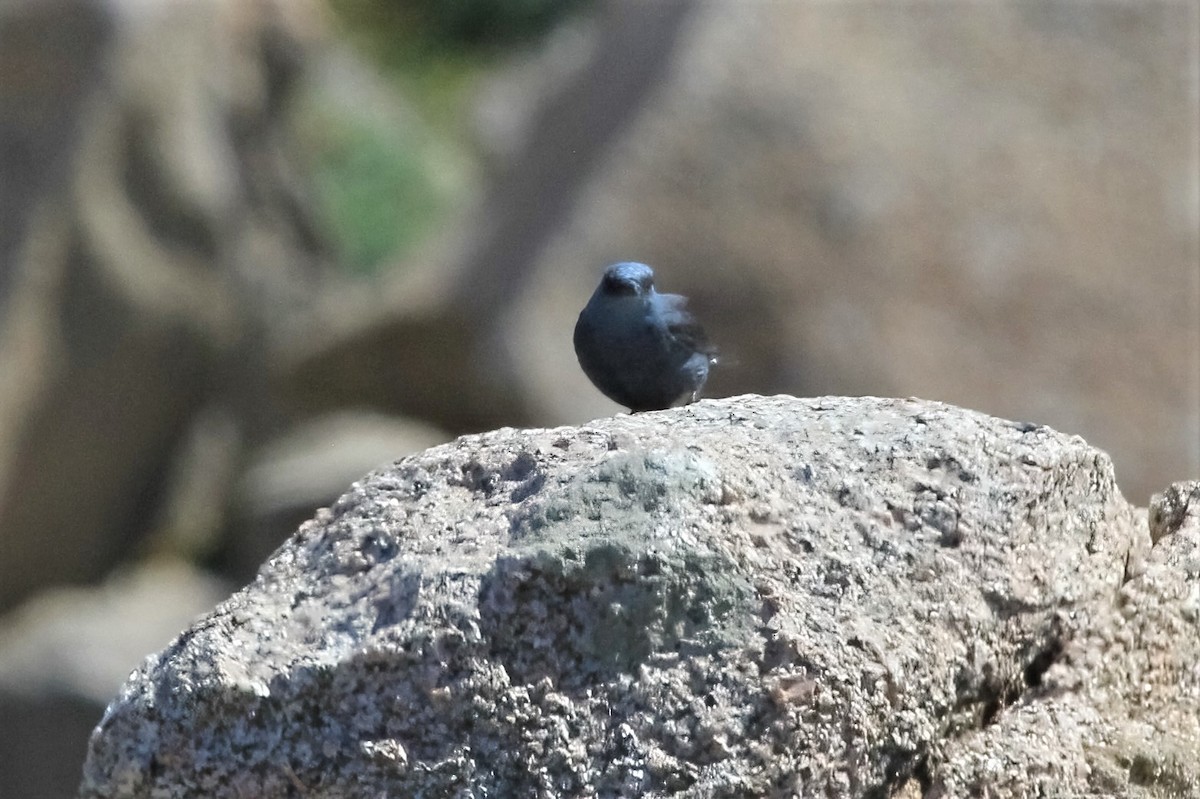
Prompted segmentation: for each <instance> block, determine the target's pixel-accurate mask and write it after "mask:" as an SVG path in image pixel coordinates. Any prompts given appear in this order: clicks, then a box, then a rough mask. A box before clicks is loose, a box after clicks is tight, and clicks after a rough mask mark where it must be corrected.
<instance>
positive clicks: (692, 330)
mask: <svg viewBox="0 0 1200 799" xmlns="http://www.w3.org/2000/svg"><path fill="white" fill-rule="evenodd" d="M575 355H576V357H578V358H579V365H580V366H581V367H582V368H583V372H584V374H586V375H587V376H588V379H590V380H591V381H592V383H593V384H594V385H595V386H596V388H598V389H600V391H601V393H603V394H604V396H606V397H608V398H609V399H611V400H612V401H614V402H617V403H620V404H621V405H624V406H625V407H627V408H629V410H631V411H633V412H634V413H637V412H638V411H656V410H661V409H663V408H669V407H671V406H672V405H674V404H675V403H676V402H678V401H679V400H681V399H684V398H686V401H687V402H695V401H696V396H697V395H698V394H699V393H700V389H702V388H704V381H706V380H707V379H708V369H709V366H711V365H712V364H714V363H716V362H717V358H716V349H715V348H714V347H713V346H712V345H711V344H710V343H709V342H708V337H707V336H705V334H704V329H703V328H702V327H701V326H700V323H699V322H697V321H696V319H695V317H694V316H692V315H691V313H689V312H688V310H687V298H686V297H682V296H680V295H678V294H659V293H658V292H657V291H655V290H654V270H652V269H651V268H650V267H648V266H646V265H645V264H639V263H633V262H625V263H619V264H613V265H612V266H610V267H608V268H607V269H605V270H604V277H603V278H601V280H600V285H599V286H597V287H596V291H595V292H594V293H593V294H592V298H591V299H590V300H588V304H587V305H586V306H584V309H583V311H582V312H581V313H580V314H579V321H578V322H576V323H575Z"/></svg>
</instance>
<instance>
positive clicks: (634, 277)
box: [600, 261, 654, 297]
mask: <svg viewBox="0 0 1200 799" xmlns="http://www.w3.org/2000/svg"><path fill="white" fill-rule="evenodd" d="M600 288H601V289H602V290H603V291H604V293H605V294H607V295H608V296H610V297H640V296H644V295H646V294H650V293H651V292H652V291H654V270H653V269H651V268H650V267H648V266H646V265H645V264H639V263H635V262H633V261H626V262H624V263H619V264H613V265H612V266H610V267H608V268H607V269H605V270H604V278H603V280H601V281H600Z"/></svg>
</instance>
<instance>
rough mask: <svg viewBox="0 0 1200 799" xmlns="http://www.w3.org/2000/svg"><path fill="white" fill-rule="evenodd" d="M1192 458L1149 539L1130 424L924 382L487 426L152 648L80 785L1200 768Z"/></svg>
mask: <svg viewBox="0 0 1200 799" xmlns="http://www.w3.org/2000/svg"><path fill="white" fill-rule="evenodd" d="M1173 491H1174V492H1175V493H1174V494H1172V495H1171V496H1173V497H1174V500H1170V501H1168V500H1161V501H1160V503H1159V505H1157V506H1156V507H1158V508H1159V509H1160V512H1158V514H1157V516H1156V518H1159V523H1158V527H1156V528H1155V529H1157V530H1159V531H1160V535H1159V537H1158V539H1157V541H1156V543H1155V546H1154V547H1153V549H1151V539H1150V534H1149V528H1148V525H1147V523H1146V520H1145V517H1144V514H1143V513H1140V512H1139V511H1137V510H1136V509H1134V508H1132V507H1131V506H1129V505H1128V504H1127V503H1126V502H1125V500H1124V499H1122V497H1121V495H1120V492H1119V491H1118V490H1117V488H1116V486H1115V484H1114V481H1113V474H1112V466H1111V464H1110V462H1109V459H1108V457H1107V456H1106V455H1105V454H1104V453H1102V452H1100V451H1099V450H1096V449H1094V448H1092V447H1090V446H1088V445H1087V443H1086V442H1084V441H1083V440H1081V439H1079V438H1077V437H1071V436H1066V435H1063V434H1060V433H1057V432H1055V431H1053V430H1050V429H1048V428H1046V427H1040V426H1037V425H1032V424H1024V423H1015V422H1009V421H1004V420H1000V419H995V418H992V417H988V416H984V415H981V414H978V413H974V412H971V411H966V410H962V409H959V408H955V407H952V406H947V405H941V404H937V403H931V402H924V401H920V400H896V399H875V398H824V399H810V400H802V399H795V398H791V397H769V398H766V397H756V396H746V397H736V398H732V399H726V400H710V401H704V402H701V403H698V404H696V405H692V406H688V407H686V408H682V409H675V410H669V411H662V412H655V413H646V414H638V415H634V416H617V417H613V418H607V419H600V420H597V421H595V422H593V423H591V424H590V425H586V426H583V427H570V428H567V427H564V428H558V429H554V430H511V429H503V430H498V431H495V432H492V433H487V434H484V435H478V436H469V437H465V438H462V439H459V440H458V441H455V442H453V443H451V444H447V445H444V446H440V447H436V448H434V449H430V450H428V451H426V452H425V453H423V454H421V455H418V456H415V457H411V458H407V459H405V460H402V461H400V462H398V463H396V464H395V465H393V466H392V467H390V468H388V469H385V470H382V471H379V472H376V473H374V474H372V475H370V476H369V477H367V478H365V479H364V480H362V481H361V482H359V483H356V484H355V485H354V486H353V487H352V488H351V490H350V491H349V493H347V494H346V495H345V496H344V497H342V498H341V499H340V500H339V501H338V502H337V503H336V504H335V505H334V506H333V507H332V508H330V509H329V510H327V511H322V512H320V513H319V514H318V515H317V517H316V518H315V519H313V520H312V521H310V522H308V523H306V524H305V525H304V526H303V527H301V529H300V530H299V531H298V532H297V534H296V535H295V536H294V537H293V538H292V539H291V540H290V541H289V542H288V543H286V544H285V545H284V546H283V547H281V548H280V549H279V550H278V552H276V553H275V555H274V556H273V557H272V558H271V559H270V560H269V561H268V562H267V563H266V564H265V565H264V566H263V568H262V569H261V571H260V573H259V575H258V578H257V579H256V580H255V582H254V583H253V584H252V585H250V586H249V587H248V588H246V589H245V590H244V591H242V592H240V593H239V594H237V595H235V596H234V597H232V598H231V599H229V600H228V601H227V602H225V603H224V604H222V605H221V606H219V607H218V608H217V609H216V610H215V611H214V612H213V613H212V614H211V615H210V616H208V617H207V618H206V619H204V620H202V621H201V622H199V623H197V624H196V625H195V626H193V627H192V628H191V629H189V630H188V631H186V632H185V633H183V635H181V636H180V637H179V638H178V639H177V640H176V641H175V642H174V643H173V644H172V645H171V646H170V647H168V648H167V649H166V650H165V651H164V652H162V653H161V654H159V655H156V656H153V657H150V658H148V659H147V660H146V661H145V663H144V664H143V666H142V668H141V669H140V670H139V671H138V672H136V673H135V674H134V675H133V676H132V677H131V678H130V680H129V682H128V683H127V685H126V686H125V688H124V690H123V691H122V693H121V695H120V696H119V697H118V698H117V699H116V700H115V701H114V702H113V704H112V705H111V706H110V708H109V710H108V712H107V714H106V716H105V718H104V719H103V721H102V722H101V724H100V725H99V726H98V728H97V730H96V732H95V734H94V735H93V738H92V741H91V747H90V752H89V757H88V763H87V766H86V768H85V774H84V780H83V785H82V788H81V791H80V796H82V797H90V798H97V799H98V798H99V797H155V798H156V799H159V798H165V797H200V796H204V797H247V796H254V797H287V796H303V797H309V798H310V799H311V798H313V797H376V796H384V795H386V796H397V797H399V796H430V797H433V796H478V797H483V796H491V797H509V796H522V797H524V796H538V797H551V796H605V797H609V796H694V797H711V796H730V797H733V796H739V797H741V796H792V795H803V796H808V795H812V796H847V797H849V796H877V797H883V796H889V795H899V796H921V795H925V796H931V797H932V796H951V795H961V794H962V793H969V792H971V791H990V792H989V793H988V794H987V795H989V796H997V797H1002V796H1024V795H1028V793H1027V791H1029V790H1034V791H1035V792H1036V789H1037V788H1038V787H1039V786H1040V787H1041V788H1043V789H1045V788H1047V787H1048V786H1052V787H1053V789H1054V790H1053V791H1051V793H1053V792H1054V791H1060V792H1065V793H1071V792H1073V791H1074V792H1089V791H1090V792H1092V793H1095V794H1100V795H1106V794H1110V795H1130V794H1133V795H1146V796H1160V795H1161V796H1165V795H1172V796H1175V795H1188V796H1191V795H1195V791H1196V789H1195V788H1194V787H1191V786H1194V785H1195V784H1196V779H1195V778H1196V777H1197V773H1196V768H1197V767H1196V764H1195V763H1194V762H1192V761H1194V760H1195V758H1191V759H1189V758H1188V757H1187V756H1186V754H1185V753H1186V751H1187V750H1186V749H1185V747H1186V746H1191V747H1192V748H1191V751H1192V752H1193V753H1194V752H1195V751H1196V749H1195V738H1194V731H1195V728H1196V718H1197V712H1198V700H1197V691H1196V686H1197V679H1196V675H1195V670H1194V666H1192V665H1190V664H1194V663H1195V662H1196V658H1195V657H1194V656H1195V653H1196V652H1197V650H1198V647H1197V638H1198V633H1197V625H1196V623H1195V611H1196V606H1195V598H1196V570H1197V569H1196V566H1195V563H1196V560H1195V552H1196V543H1195V542H1196V539H1197V537H1198V536H1200V531H1198V530H1197V524H1196V519H1197V513H1200V511H1197V510H1196V508H1197V506H1198V505H1200V500H1198V499H1197V494H1196V492H1195V491H1193V492H1192V493H1190V494H1189V493H1188V491H1187V490H1186V487H1185V488H1184V489H1180V488H1178V487H1177V488H1176V489H1173ZM1189 497H1190V499H1189ZM1189 502H1190V503H1191V504H1190V505H1189V504H1188V503H1189ZM1172 503H1173V504H1172ZM1180 508H1182V510H1180ZM1189 508H1190V509H1191V510H1189ZM1189 514H1191V515H1189ZM1189 525H1190V526H1189ZM1188 531H1190V532H1188ZM1189 535H1190V538H1189V537H1188V536H1189ZM1171 542H1174V543H1171ZM1176 545H1177V546H1176ZM1179 547H1183V548H1184V549H1187V551H1188V552H1191V553H1192V554H1191V555H1190V556H1187V557H1185V556H1184V554H1179V553H1183V549H1179ZM1189 547H1190V548H1189ZM1176 549H1179V553H1177V554H1171V553H1175V552H1176ZM1189 564H1190V565H1189ZM1159 594H1164V595H1165V594H1169V595H1170V596H1172V597H1176V596H1178V597H1180V599H1179V601H1178V602H1177V603H1176V604H1173V605H1170V606H1167V607H1160V606H1157V605H1156V604H1155V603H1154V602H1150V601H1149V599H1150V598H1151V597H1153V596H1157V595H1159ZM1188 597H1190V599H1188ZM1188 602H1190V603H1191V604H1188ZM1189 613H1191V614H1192V615H1191V616H1188V615H1187V614H1189ZM1189 619H1190V621H1189ZM1106 631H1108V632H1106ZM1168 632H1169V634H1170V636H1171V638H1170V641H1171V642H1172V645H1178V646H1180V647H1181V648H1180V649H1179V651H1180V652H1185V653H1191V656H1192V657H1193V659H1192V660H1191V661H1190V662H1189V663H1187V664H1185V663H1183V662H1182V661H1179V660H1178V659H1177V658H1176V657H1175V655H1174V654H1172V653H1164V652H1161V651H1160V650H1159V647H1161V646H1163V645H1164V640H1163V638H1162V637H1161V635H1163V634H1165V633H1168ZM1131 663H1141V664H1143V665H1142V671H1141V672H1139V673H1137V674H1134V673H1133V672H1131V671H1130V670H1129V669H1128V668H1126V666H1127V665H1128V664H1131ZM1188 669H1191V671H1190V672H1188V674H1189V675H1190V676H1188V677H1187V679H1183V678H1182V676H1181V675H1182V674H1183V673H1184V672H1186V671H1187V670H1188ZM1143 678H1144V679H1143ZM1168 683H1169V685H1168ZM1171 686H1174V687H1173V688H1172V687H1171ZM1157 692H1162V693H1161V696H1162V697H1163V698H1164V699H1165V700H1167V701H1168V702H1169V703H1170V707H1171V708H1173V710H1172V713H1173V714H1174V715H1171V716H1169V717H1168V716H1161V717H1160V716H1157V715H1154V714H1148V713H1144V712H1143V711H1142V710H1139V708H1153V707H1155V705H1154V698H1155V697H1156V696H1158V695H1159V694H1158V693H1157ZM1135 699H1136V700H1137V701H1136V702H1135ZM1164 707H1165V705H1164ZM1189 714H1190V715H1189ZM1172 719H1174V721H1172ZM1134 725H1137V726H1134ZM1143 733H1144V735H1143ZM1138 735H1141V736H1142V737H1138ZM1181 736H1192V737H1181ZM1189 742H1190V743H1189ZM1188 780H1191V782H1188ZM1139 792H1141V793H1140V794H1139ZM1189 792H1190V793H1189ZM1059 795H1064V794H1063V793H1060V794H1059Z"/></svg>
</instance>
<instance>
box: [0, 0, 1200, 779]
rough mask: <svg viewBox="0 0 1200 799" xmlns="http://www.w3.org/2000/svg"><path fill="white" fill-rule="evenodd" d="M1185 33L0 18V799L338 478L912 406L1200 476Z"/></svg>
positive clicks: (639, 0) (351, 11) (1026, 10)
mask: <svg viewBox="0 0 1200 799" xmlns="http://www.w3.org/2000/svg"><path fill="white" fill-rule="evenodd" d="M1198 125H1200V0H1181V1H1180V2H1171V1H1169V0H1161V1H1160V2H1152V3H1145V4H1133V3H1125V2H1098V3H1079V2H1069V1H1068V0H1060V1H1057V2H1055V1H1053V0H1052V1H1051V2H1042V3H1009V4H1004V3H987V4H983V3H968V4H953V3H934V2H914V3H901V4H885V3H869V2H868V3H805V2H783V1H781V2H767V1H766V0H709V1H708V2H685V1H683V0H653V2H651V1H650V0H328V2H321V0H2V2H0V797H10V796H11V797H18V796H19V797H27V798H30V799H38V798H39V797H61V796H69V795H70V794H71V793H72V792H73V790H74V787H75V786H76V784H77V781H78V778H79V768H80V764H81V763H82V759H83V757H84V754H85V748H86V739H87V735H88V733H89V731H90V729H91V728H92V726H93V725H95V723H96V722H97V721H98V720H99V718H100V715H101V713H102V712H103V708H104V706H105V704H106V703H107V702H108V700H109V699H110V698H112V696H113V695H114V694H115V692H116V691H117V689H118V688H119V686H120V684H121V682H122V681H123V679H124V678H125V676H126V674H127V673H128V672H129V671H130V670H131V669H132V668H134V667H135V666H136V665H137V664H138V663H139V662H140V660H141V659H142V658H143V657H144V656H145V655H147V654H149V653H151V652H153V651H156V650H158V649H160V648H161V647H162V646H164V645H165V644H166V643H167V642H168V641H169V640H170V639H171V638H172V637H173V636H174V635H175V634H176V633H177V632H179V631H180V630H181V629H182V628H183V627H184V626H186V625H187V624H188V623H189V621H190V620H192V619H193V618H194V617H195V616H197V615H198V614H201V613H203V612H205V611H206V610H208V609H209V608H211V607H212V605H213V604H215V603H216V602H218V601H219V600H220V599H222V598H223V597H224V596H226V595H227V594H228V593H229V592H230V591H232V590H236V588H237V587H239V586H240V585H242V584H244V583H245V582H246V581H248V580H249V579H252V577H253V575H254V572H255V570H256V569H257V567H258V565H259V563H260V562H261V561H262V560H263V559H264V558H265V557H266V556H267V555H268V554H269V553H270V552H271V551H272V550H273V549H274V547H276V546H277V545H278V544H279V543H280V542H281V541H282V540H283V539H284V538H285V537H286V536H287V535H288V534H290V533H291V532H292V531H293V530H294V529H295V528H296V526H297V525H298V524H299V523H300V522H302V521H303V520H305V519H307V518H308V517H309V516H310V515H311V514H312V511H313V510H314V509H315V508H316V507H319V506H321V505H325V504H328V503H329V502H330V501H332V500H333V499H335V498H336V497H337V496H338V495H339V494H340V493H341V492H342V491H344V489H345V488H346V487H347V486H348V485H349V484H350V483H351V482H352V481H353V480H355V479H357V478H358V477H360V476H362V475H363V474H365V473H366V472H367V471H369V470H370V469H372V468H374V467H376V466H379V465H382V464H386V463H388V462H390V461H392V460H394V459H396V458H399V457H402V456H404V455H406V454H409V453H412V452H415V451H419V450H421V449H423V448H425V447H427V446H430V445H432V444H436V443H439V442H443V441H447V440H449V439H451V438H452V437H454V436H456V435H459V434H462V433H467V432H473V431H481V430H487V429H491V428H495V427H499V426H505V425H509V426H552V425H560V424H578V423H582V422H586V421H587V420H589V419H593V418H596V417H598V416H603V415H607V414H611V413H615V412H617V411H619V410H620V409H618V408H617V407H615V406H614V405H612V404H611V403H609V402H608V401H607V400H605V399H604V398H603V397H602V396H601V395H600V394H599V393H598V392H597V391H596V390H595V389H594V388H592V387H591V385H590V384H589V383H588V382H587V380H586V378H585V377H584V376H583V374H582V373H581V372H580V370H579V368H578V366H577V364H576V362H575V358H574V354H573V352H572V350H571V343H570V342H571V330H572V327H573V325H574V321H575V317H576V315H577V314H578V312H579V309H580V308H581V307H582V306H583V304H584V302H585V301H586V300H587V297H588V296H589V294H590V293H591V291H592V289H593V288H594V286H595V284H596V282H597V280H598V277H599V274H600V271H601V269H602V268H603V266H604V265H605V264H607V263H609V262H611V261H616V260H640V261H645V262H647V263H650V264H652V265H653V266H654V267H655V268H656V270H657V272H658V279H659V287H660V288H661V289H662V290H665V291H670V292H676V293H683V294H686V295H688V296H690V297H691V298H692V306H693V308H694V310H695V311H696V312H697V314H698V315H699V316H700V318H701V319H702V320H703V321H704V323H705V325H706V327H707V328H708V331H709V334H710V336H711V338H712V339H713V340H714V341H715V342H717V344H718V345H719V346H720V347H721V349H722V351H723V353H724V354H725V356H726V365H725V366H723V367H722V368H721V369H719V370H718V371H717V372H716V373H715V374H714V376H713V378H712V380H711V381H710V383H709V387H708V390H707V394H708V395H709V396H726V395H732V394H739V393H745V392H756V393H764V394H771V393H778V392H786V393H791V394H796V395H801V396H817V395H827V394H851V395H857V394H874V395H884V396H909V395H915V396H920V397H923V398H928V399H935V400H942V401H946V402H951V403H955V404H958V405H963V406H967V407H970V408H975V409H978V410H981V411H985V412H987V413H991V414H995V415H999V416H1003V417H1008V418H1014V419H1020V420H1025V421H1031V422H1037V423H1043V424H1048V425H1051V426H1053V427H1055V428H1057V429H1059V430H1063V431H1067V432H1070V433H1077V434H1079V435H1081V436H1083V437H1084V438H1086V439H1087V440H1088V441H1089V442H1090V443H1092V444H1094V445H1096V446H1099V447H1101V448H1103V449H1105V450H1107V451H1108V452H1109V453H1111V455H1112V458H1113V461H1114V462H1115V465H1116V470H1117V476H1118V479H1119V481H1120V484H1121V486H1122V489H1123V491H1124V492H1125V494H1126V496H1127V497H1128V498H1129V499H1130V500H1132V501H1133V502H1135V503H1138V504H1141V505H1144V504H1145V503H1146V502H1147V500H1148V499H1149V496H1150V494H1151V493H1153V492H1155V491H1158V490H1161V489H1163V488H1165V487H1166V486H1167V484H1169V483H1170V482H1171V481H1173V480H1178V479H1185V478H1197V477H1200V128H1198Z"/></svg>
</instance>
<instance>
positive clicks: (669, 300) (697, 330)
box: [656, 294, 717, 356]
mask: <svg viewBox="0 0 1200 799" xmlns="http://www.w3.org/2000/svg"><path fill="white" fill-rule="evenodd" d="M656 299H658V300H659V309H660V311H661V313H662V317H663V319H664V320H665V321H666V326H667V334H668V335H670V336H671V337H672V338H674V339H675V340H676V341H678V342H679V343H680V344H682V345H683V346H685V347H687V348H688V349H690V350H692V351H693V352H703V353H704V354H705V355H709V356H716V354H717V348H716V347H715V346H713V344H712V342H710V341H709V340H708V335H707V334H706V333H705V332H704V328H703V327H702V326H701V325H700V323H699V322H697V321H696V317H694V316H692V314H691V312H690V311H688V309H687V297H684V296H681V295H679V294H659V295H657V297H656Z"/></svg>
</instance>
